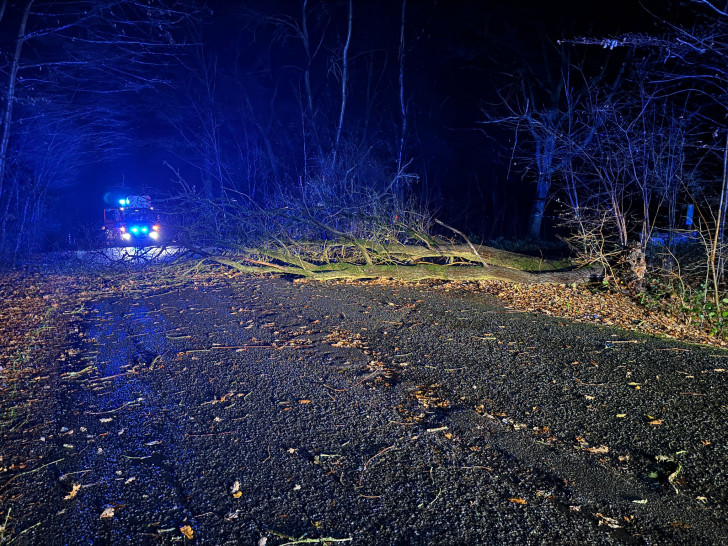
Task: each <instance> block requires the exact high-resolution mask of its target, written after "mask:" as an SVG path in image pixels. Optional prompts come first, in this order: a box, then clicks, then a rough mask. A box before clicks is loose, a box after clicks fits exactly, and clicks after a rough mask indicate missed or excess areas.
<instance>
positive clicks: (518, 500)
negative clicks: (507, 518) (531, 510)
mask: <svg viewBox="0 0 728 546" xmlns="http://www.w3.org/2000/svg"><path fill="white" fill-rule="evenodd" d="M508 500H509V501H510V502H512V503H515V504H528V502H527V501H526V499H522V498H521V497H511V498H509V499H508Z"/></svg>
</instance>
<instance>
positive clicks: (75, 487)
mask: <svg viewBox="0 0 728 546" xmlns="http://www.w3.org/2000/svg"><path fill="white" fill-rule="evenodd" d="M80 489H81V484H80V483H74V484H73V485H72V486H71V491H70V492H69V493H68V495H66V496H65V497H63V500H71V499H72V498H73V497H75V496H76V495H77V494H78V491H79V490H80Z"/></svg>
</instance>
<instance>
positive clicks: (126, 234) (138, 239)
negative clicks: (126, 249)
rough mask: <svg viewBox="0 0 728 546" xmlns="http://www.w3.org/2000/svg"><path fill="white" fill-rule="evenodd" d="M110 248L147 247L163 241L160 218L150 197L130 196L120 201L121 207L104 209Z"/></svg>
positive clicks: (107, 240) (104, 228) (104, 227)
mask: <svg viewBox="0 0 728 546" xmlns="http://www.w3.org/2000/svg"><path fill="white" fill-rule="evenodd" d="M101 229H102V230H103V231H104V232H105V233H106V243H107V245H108V246H146V245H151V244H155V243H159V242H160V241H161V239H162V232H161V226H160V224H159V216H158V215H157V214H156V213H155V212H154V207H152V200H151V198H150V197H149V196H148V195H130V196H128V197H124V198H123V199H120V200H119V207H117V208H111V209H104V226H103V227H102V228H101Z"/></svg>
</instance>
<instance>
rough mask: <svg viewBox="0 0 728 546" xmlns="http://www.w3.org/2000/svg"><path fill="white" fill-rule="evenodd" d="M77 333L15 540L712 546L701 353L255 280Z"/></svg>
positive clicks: (102, 311) (102, 313)
mask: <svg viewBox="0 0 728 546" xmlns="http://www.w3.org/2000/svg"><path fill="white" fill-rule="evenodd" d="M79 328H81V331H82V332H81V333H82V336H81V339H82V341H81V342H75V345H74V347H75V350H74V351H73V354H74V358H73V359H71V360H70V361H69V362H64V363H59V364H58V366H59V369H58V370H57V373H58V374H60V375H59V377H60V378H61V380H60V382H59V383H57V384H56V386H55V387H54V389H56V390H55V391H54V392H55V394H54V396H55V400H56V401H55V405H54V406H53V407H54V408H55V409H54V415H52V416H47V417H46V420H45V424H44V425H43V426H41V427H39V428H37V429H34V433H33V434H37V435H38V436H40V435H41V434H42V435H43V442H44V443H43V446H44V447H43V449H45V450H46V452H45V455H44V460H45V461H56V460H58V461H59V462H54V463H53V464H52V465H50V466H48V467H45V468H42V469H41V470H40V471H38V472H35V473H33V474H28V475H27V476H22V477H21V478H20V479H17V480H14V481H13V482H12V484H11V485H9V486H8V487H9V490H10V491H11V492H12V496H9V498H12V499H14V500H13V501H12V502H13V506H14V508H13V516H14V520H13V522H14V526H13V530H14V533H15V535H16V536H17V535H18V533H20V532H21V531H22V530H23V529H27V530H28V531H27V532H26V533H24V534H23V535H21V536H19V537H18V540H17V542H16V543H19V544H22V543H27V544H40V543H42V544H91V543H112V544H142V543H149V544H157V543H172V542H182V541H188V542H189V541H190V540H193V541H196V542H199V543H206V544H266V543H267V544H268V545H272V544H276V545H277V544H283V543H286V542H291V541H292V538H290V537H293V538H309V539H322V541H321V543H324V542H325V541H323V539H325V538H327V537H328V538H335V539H351V542H352V543H354V544H395V543H398V544H431V543H440V544H442V543H447V544H450V543H452V544H500V543H509V544H526V543H570V544H586V543H590V544H601V543H604V544H612V543H614V544H621V543H628V542H630V541H632V542H637V543H655V544H657V543H659V544H666V543H694V544H710V543H713V544H717V543H721V542H723V543H725V541H726V540H728V534H727V531H726V529H728V516H727V514H726V495H727V493H726V491H728V487H727V486H728V476H727V475H726V471H725V461H726V459H727V458H726V454H727V452H726V449H727V447H726V446H728V433H727V432H726V427H725V426H724V425H725V419H726V406H725V398H724V393H725V392H726V390H725V387H726V376H728V374H725V373H722V372H717V371H715V370H718V369H721V368H718V365H716V362H718V361H721V359H720V358H716V357H715V356H714V355H715V354H716V351H714V350H708V349H701V348H697V347H694V346H687V345H680V344H676V343H671V342H666V341H660V340H655V339H652V338H646V337H637V336H632V335H630V334H625V333H623V332H620V331H617V330H610V329H605V328H599V327H595V326H586V325H570V324H567V323H565V322H564V321H560V320H557V319H551V318H547V317H540V316H532V315H529V314H525V313H515V312H510V311H509V310H507V309H504V308H503V307H502V306H500V304H499V303H498V302H497V301H496V300H494V299H491V298H489V297H486V296H482V295H477V294H472V293H467V292H458V291H457V290H453V291H446V290H445V289H444V288H433V287H425V288H421V287H416V286H415V287H396V286H380V285H374V284H372V285H366V284H358V285H343V284H342V285H320V284H295V283H291V282H288V281H285V280H270V279H268V280H260V279H257V280H255V279H250V280H245V281H236V283H235V284H234V285H225V284H222V283H219V282H215V283H212V282H211V283H205V282H201V281H200V282H196V283H193V282H191V281H190V282H186V283H183V284H179V285H176V286H174V287H172V288H169V287H167V288H165V287H160V288H157V287H155V286H154V285H153V283H151V282H150V283H148V286H146V287H139V286H135V287H134V288H133V289H130V290H129V291H128V293H127V294H126V296H125V297H123V298H117V299H109V300H104V301H97V302H95V304H94V307H93V309H92V310H91V311H90V312H89V313H87V314H86V315H85V317H84V318H83V320H82V322H80V323H79ZM721 362H722V361H721ZM638 387H639V388H638ZM686 393H688V394H686ZM690 393H692V394H690ZM13 488H15V489H13ZM15 518H17V519H15ZM37 522H40V524H38V525H35V524H36V523H37ZM189 537H191V538H189ZM286 537H289V538H286Z"/></svg>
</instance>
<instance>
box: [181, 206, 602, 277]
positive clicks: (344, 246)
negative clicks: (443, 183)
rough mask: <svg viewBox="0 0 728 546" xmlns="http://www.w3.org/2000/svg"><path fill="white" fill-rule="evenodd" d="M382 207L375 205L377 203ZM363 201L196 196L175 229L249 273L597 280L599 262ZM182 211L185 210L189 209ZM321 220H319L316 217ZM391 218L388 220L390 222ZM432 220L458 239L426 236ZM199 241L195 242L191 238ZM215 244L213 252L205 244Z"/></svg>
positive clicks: (198, 249)
mask: <svg viewBox="0 0 728 546" xmlns="http://www.w3.org/2000/svg"><path fill="white" fill-rule="evenodd" d="M381 208H382V207H379V209H381ZM371 209H377V207H371V202H370V201H369V202H366V203H365V206H361V207H359V208H356V207H341V208H339V209H337V210H336V211H335V212H334V213H332V212H331V208H330V207H329V208H325V207H320V208H319V209H315V208H312V207H307V206H303V205H301V204H300V203H296V202H295V201H292V202H291V205H290V206H287V207H283V208H277V209H263V208H261V207H256V206H252V205H250V204H248V205H241V204H240V203H239V202H237V201H231V200H228V201H225V202H217V201H212V200H204V199H199V198H195V199H194V206H189V205H187V206H186V207H184V210H186V211H190V210H194V211H196V214H195V215H194V216H193V217H192V218H191V220H190V221H188V222H186V223H185V225H184V226H183V227H182V231H183V235H184V238H183V239H184V240H185V241H195V242H196V243H195V244H192V243H186V244H185V245H184V246H185V247H186V248H188V249H189V251H190V252H191V253H193V254H195V255H197V256H198V257H199V258H200V259H201V260H202V262H204V263H216V264H219V265H223V266H225V267H230V268H232V269H234V270H236V271H239V272H243V273H249V274H277V275H292V276H297V277H306V278H309V279H315V280H332V279H372V278H394V279H399V280H403V281H421V280H427V279H440V280H460V281H478V280H489V279H490V280H505V281H511V282H518V283H537V284H542V283H560V284H573V283H585V282H592V281H597V280H601V279H602V278H603V276H604V271H603V269H602V268H601V266H588V267H574V266H573V265H572V264H571V263H570V262H569V261H568V260H561V261H555V260H548V259H544V258H542V257H534V256H528V255H525V254H518V253H515V252H508V251H505V250H500V249H496V248H493V247H488V246H484V245H476V244H474V243H473V242H472V241H471V240H470V239H469V238H468V237H467V236H466V235H465V234H464V233H463V232H461V231H459V230H457V229H455V228H453V227H451V226H448V225H447V224H445V223H443V222H441V221H439V220H436V219H431V218H429V217H427V216H426V215H424V214H422V213H417V214H416V213H412V212H408V211H402V210H396V211H391V210H390V211H389V212H388V213H387V214H383V213H381V212H377V211H376V210H374V211H373V210H371ZM188 214H189V212H188ZM324 218H326V219H327V220H326V221H324V220H323V219H324ZM392 219H394V220H392ZM433 224H437V225H439V226H441V227H442V228H445V229H447V230H449V231H450V232H452V233H454V234H455V235H456V236H457V240H458V241H460V240H462V241H463V242H455V240H450V239H447V238H446V237H444V236H442V235H437V234H436V235H433V234H432V233H431V228H432V227H433ZM198 241H199V242H198ZM212 249H214V250H212Z"/></svg>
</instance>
